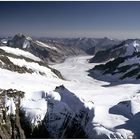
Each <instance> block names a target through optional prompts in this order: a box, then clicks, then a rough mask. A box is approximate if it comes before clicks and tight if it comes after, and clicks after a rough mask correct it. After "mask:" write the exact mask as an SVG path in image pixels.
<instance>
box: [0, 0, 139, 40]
mask: <svg viewBox="0 0 140 140" xmlns="http://www.w3.org/2000/svg"><path fill="white" fill-rule="evenodd" d="M139 14H140V2H138V1H137V2H132V1H131V2H130V1H128V2H121V1H120V2H118V1H113V2H110V1H108V2H107V1H106V2H105V1H89V2H86V1H82V2H80V1H77V2H74V1H73V2H72V1H71V2H68V1H65V2H64V1H43V2H39V1H38V2H37V1H35V2H33V1H31V2H28V1H24V2H20V1H11V2H10V1H5V2H4V1H0V19H1V23H0V35H5V36H6V35H10V36H13V35H15V34H17V33H23V34H26V35H30V36H35V37H52V38H53V37H57V38H75V37H89V38H91V37H92V38H103V37H108V38H113V39H126V38H140V19H139Z"/></svg>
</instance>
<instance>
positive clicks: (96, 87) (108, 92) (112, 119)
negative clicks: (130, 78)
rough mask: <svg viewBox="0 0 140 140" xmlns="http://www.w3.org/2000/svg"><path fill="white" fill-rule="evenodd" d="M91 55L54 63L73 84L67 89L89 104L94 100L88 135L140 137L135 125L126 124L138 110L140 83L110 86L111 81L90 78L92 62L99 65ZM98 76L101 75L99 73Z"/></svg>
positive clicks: (91, 136) (67, 85)
mask: <svg viewBox="0 0 140 140" xmlns="http://www.w3.org/2000/svg"><path fill="white" fill-rule="evenodd" d="M90 58H91V56H90V57H89V56H88V57H75V58H69V59H67V60H66V61H65V62H64V63H61V64H58V65H55V66H54V68H56V69H58V70H59V71H60V72H61V73H62V75H63V76H64V77H65V78H66V79H67V80H68V81H70V83H71V84H65V86H66V87H67V88H68V89H70V90H71V91H72V92H73V93H75V94H76V95H77V96H78V97H79V98H82V99H83V100H84V101H86V103H88V101H89V102H94V117H93V119H92V123H90V124H92V125H91V127H90V129H89V133H90V136H89V137H90V138H132V137H133V138H138V137H139V135H138V134H137V133H135V131H133V128H134V127H133V128H132V127H131V128H130V127H127V125H125V123H126V122H127V121H128V122H129V120H130V118H128V117H127V116H129V115H130V116H131V119H132V120H133V119H134V118H135V115H134V116H133V115H132V114H133V113H134V112H135V113H136V114H137V113H138V112H139V107H138V104H139V100H137V99H136V101H135V97H136V98H137V94H138V92H139V88H140V85H139V84H135V83H133V82H132V83H129V84H128V83H126V84H123V85H121V84H119V83H118V82H115V83H114V86H110V83H108V82H103V81H99V80H97V79H94V78H91V77H88V70H89V69H91V68H92V67H93V65H94V66H96V65H97V64H93V63H88V60H89V59H90ZM97 76H100V75H98V74H97ZM115 84H116V86H115ZM129 100H130V102H131V104H132V106H131V110H129V109H127V108H129V107H127V104H126V105H125V102H127V101H129ZM121 102H122V103H121ZM117 104H119V106H120V108H118V109H116V105H117ZM114 108H115V109H114ZM112 110H113V111H112ZM120 112H122V114H120ZM135 113H134V114H135ZM125 114H128V115H125ZM133 117H134V118H133ZM138 121H139V120H138V119H137V120H136V122H134V121H133V122H131V123H130V124H129V125H130V126H131V125H132V126H134V125H136V124H137V123H138ZM135 123H136V124H135ZM121 126H122V127H121ZM123 126H124V127H123ZM138 130H140V129H139V127H137V130H136V131H137V132H138Z"/></svg>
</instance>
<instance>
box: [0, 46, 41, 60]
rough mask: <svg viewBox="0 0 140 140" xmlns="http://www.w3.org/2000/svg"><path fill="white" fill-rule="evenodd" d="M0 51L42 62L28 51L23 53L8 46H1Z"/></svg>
mask: <svg viewBox="0 0 140 140" xmlns="http://www.w3.org/2000/svg"><path fill="white" fill-rule="evenodd" d="M0 49H2V50H4V51H5V52H7V53H12V54H15V55H18V56H24V57H27V58H30V59H33V60H35V61H41V59H40V58H38V57H36V56H35V55H33V54H31V53H29V52H27V51H23V50H21V49H19V48H11V47H7V46H1V47H0Z"/></svg>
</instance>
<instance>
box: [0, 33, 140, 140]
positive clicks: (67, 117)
mask: <svg viewBox="0 0 140 140" xmlns="http://www.w3.org/2000/svg"><path fill="white" fill-rule="evenodd" d="M139 123H140V40H139V39H127V40H115V39H109V38H106V37H105V38H45V37H42V38H32V37H29V36H26V35H24V34H21V33H19V34H16V35H15V36H14V37H1V38H0V138H4V139H9V138H22V139H23V138H93V139H108V138H109V139H110V138H111V139H132V138H140V125H139Z"/></svg>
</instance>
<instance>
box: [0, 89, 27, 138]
mask: <svg viewBox="0 0 140 140" xmlns="http://www.w3.org/2000/svg"><path fill="white" fill-rule="evenodd" d="M23 96H24V93H23V92H21V91H17V90H12V89H9V90H1V91H0V137H1V138H2V139H10V138H25V135H24V131H23V130H22V127H21V124H20V116H19V110H20V100H21V98H23Z"/></svg>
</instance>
